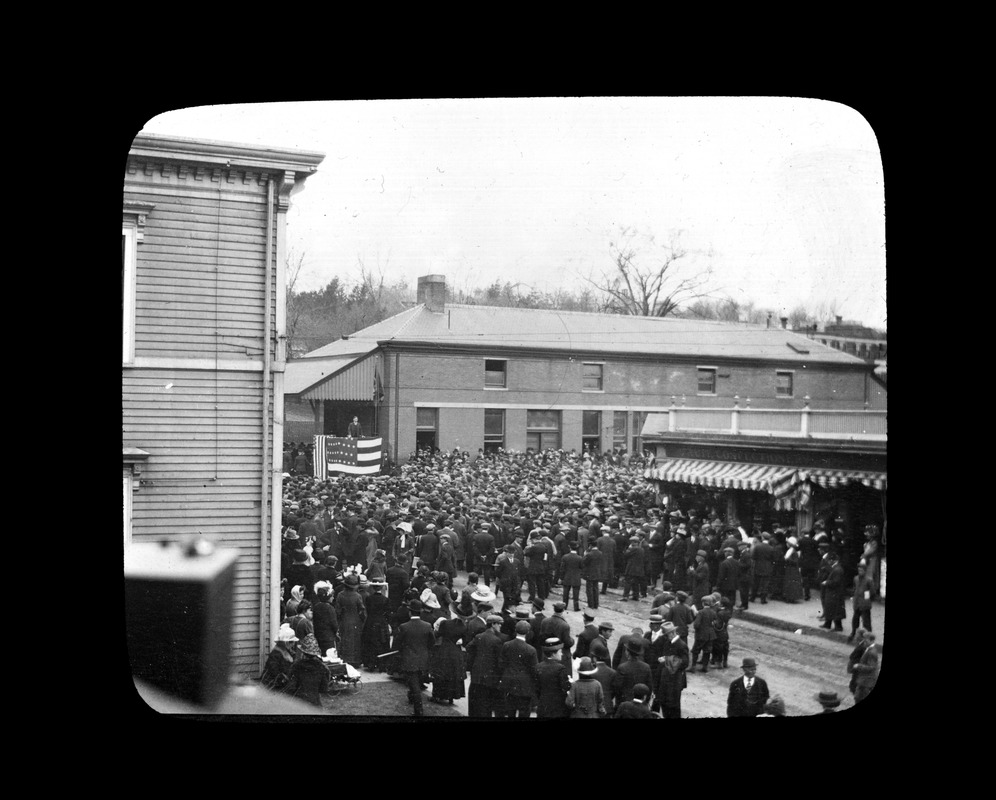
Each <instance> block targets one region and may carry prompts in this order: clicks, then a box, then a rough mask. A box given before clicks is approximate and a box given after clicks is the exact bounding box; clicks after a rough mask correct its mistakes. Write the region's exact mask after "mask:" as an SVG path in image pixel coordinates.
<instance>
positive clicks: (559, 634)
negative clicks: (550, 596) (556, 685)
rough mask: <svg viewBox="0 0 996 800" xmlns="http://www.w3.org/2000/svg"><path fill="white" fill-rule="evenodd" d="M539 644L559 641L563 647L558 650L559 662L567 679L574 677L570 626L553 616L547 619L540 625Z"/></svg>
mask: <svg viewBox="0 0 996 800" xmlns="http://www.w3.org/2000/svg"><path fill="white" fill-rule="evenodd" d="M539 632H540V644H541V645H542V644H543V643H545V642H546V640H547V639H559V640H560V642H561V644H563V645H564V646H563V647H562V648H560V662H561V663H562V664H563V665H564V669H566V670H567V677H569V678H573V677H574V664H573V662H572V661H571V647H573V646H574V637H573V636H571V624H570V623H569V622H568V621H567V620H566V619H564V618H563V617H560V616H557V615H556V614H554V615H553V616H552V617H547V618H546V619H544V620H543V622H542V623H540V631H539Z"/></svg>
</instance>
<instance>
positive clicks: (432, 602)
mask: <svg viewBox="0 0 996 800" xmlns="http://www.w3.org/2000/svg"><path fill="white" fill-rule="evenodd" d="M418 599H419V600H420V601H422V605H424V606H425V607H426V608H432V609H436V608H439V607H440V605H439V598H438V597H436V593H435V592H434V591H432V589H426V590H424V591H423V592H422V594H421V595H420V596H419V598H418Z"/></svg>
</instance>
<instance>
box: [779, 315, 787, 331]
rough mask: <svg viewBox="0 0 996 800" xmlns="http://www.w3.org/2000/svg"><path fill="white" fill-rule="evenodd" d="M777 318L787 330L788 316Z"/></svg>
mask: <svg viewBox="0 0 996 800" xmlns="http://www.w3.org/2000/svg"><path fill="white" fill-rule="evenodd" d="M779 319H780V320H781V321H782V328H784V329H785V330H788V326H789V318H788V317H779Z"/></svg>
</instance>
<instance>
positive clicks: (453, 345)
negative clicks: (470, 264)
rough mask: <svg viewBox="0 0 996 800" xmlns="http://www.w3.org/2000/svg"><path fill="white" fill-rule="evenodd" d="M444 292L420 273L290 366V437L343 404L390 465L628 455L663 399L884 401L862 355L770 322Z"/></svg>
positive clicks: (837, 405) (321, 423)
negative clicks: (429, 450) (343, 333)
mask: <svg viewBox="0 0 996 800" xmlns="http://www.w3.org/2000/svg"><path fill="white" fill-rule="evenodd" d="M445 298H446V284H445V278H444V276H441V275H428V276H424V277H422V278H419V283H418V305H416V306H414V307H412V308H410V309H407V310H406V311H403V312H401V313H400V314H397V315H395V316H394V317H391V318H389V319H387V320H384V321H382V322H379V323H377V324H375V325H372V326H370V327H368V328H365V329H363V330H361V331H358V332H356V333H355V334H352V335H350V336H349V337H348V338H344V339H340V340H338V341H335V342H332V343H331V344H329V345H326V346H325V347H321V348H318V349H317V350H314V351H312V352H311V353H308V354H307V356H305V357H304V358H301V359H295V360H293V361H291V362H289V363H288V365H287V374H286V384H285V390H286V393H287V400H286V402H287V408H288V413H289V414H291V415H294V416H295V418H296V419H297V427H295V428H294V430H293V435H290V436H289V438H290V439H298V438H304V434H305V431H304V425H303V424H302V422H301V420H302V419H304V418H306V415H308V414H310V418H311V421H312V424H311V430H310V433H311V434H334V435H344V434H345V429H346V425H347V424H348V422H349V420H351V419H352V417H353V416H354V415H356V416H359V417H360V420H361V422H362V424H363V426H364V432H365V433H368V434H376V435H379V436H382V437H383V438H384V441H385V446H386V451H387V453H388V455H389V457H390V458H391V459H392V460H393V461H395V462H404V461H406V460H407V459H408V458H409V456H410V454H411V453H412V452H414V451H415V450H416V448H421V447H436V448H440V449H442V450H452V449H454V448H457V449H460V450H466V451H468V452H471V453H474V452H477V451H478V450H480V449H484V450H490V449H495V448H498V447H502V448H505V449H510V450H527V449H528V448H534V449H540V448H546V447H554V448H562V449H565V450H577V451H578V452H581V451H582V450H583V449H584V448H591V449H594V450H597V451H598V452H604V451H606V450H611V449H613V448H625V449H626V450H628V451H630V452H639V451H641V450H642V449H643V444H644V443H643V430H644V425H645V423H646V421H647V418H648V415H650V414H653V413H667V411H668V408H669V407H670V406H671V404H672V402H673V399H674V398H683V399H684V401H685V402H686V403H688V402H689V401H691V402H692V404H694V405H697V406H700V407H702V408H705V409H710V408H715V409H720V408H724V409H725V408H729V407H731V406H732V405H733V403H734V400H735V398H740V399H741V400H742V401H746V399H747V398H750V401H751V403H752V404H753V408H755V409H759V408H770V409H774V410H791V409H796V410H799V409H802V408H804V407H805V406H806V404H807V403H808V404H809V405H810V407H812V408H814V409H819V408H832V409H837V410H863V409H872V410H875V409H879V410H884V409H885V407H886V390H885V387H884V385H882V384H881V383H880V382H879V381H877V380H876V379H875V377H874V376H873V374H872V372H871V368H870V366H869V365H868V364H867V363H866V362H864V361H862V360H861V359H859V358H856V357H854V356H851V355H848V354H846V353H843V352H840V351H838V350H835V349H833V348H830V347H827V346H824V345H822V344H820V343H818V342H814V341H813V340H811V339H809V338H807V337H806V336H805V335H801V334H798V333H795V332H793V331H790V330H786V329H784V328H766V327H764V326H753V325H739V324H731V323H723V322H714V321H706V320H683V319H673V318H665V319H657V318H646V317H632V316H621V315H614V314H591V313H579V312H566V311H553V310H537V309H521V308H495V307H489V306H470V305H452V304H450V305H448V304H447V303H446V301H445ZM302 412H304V413H303V414H302Z"/></svg>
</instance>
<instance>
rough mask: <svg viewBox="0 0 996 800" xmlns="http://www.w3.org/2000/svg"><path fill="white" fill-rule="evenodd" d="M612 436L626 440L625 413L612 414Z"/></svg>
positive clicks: (615, 412) (616, 412)
mask: <svg viewBox="0 0 996 800" xmlns="http://www.w3.org/2000/svg"><path fill="white" fill-rule="evenodd" d="M612 435H613V436H616V437H619V436H621V437H623V439H625V438H626V412H625V411H614V412H613V413H612Z"/></svg>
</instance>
